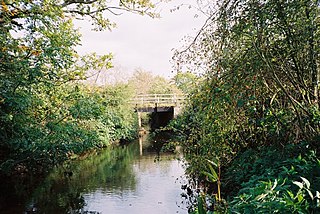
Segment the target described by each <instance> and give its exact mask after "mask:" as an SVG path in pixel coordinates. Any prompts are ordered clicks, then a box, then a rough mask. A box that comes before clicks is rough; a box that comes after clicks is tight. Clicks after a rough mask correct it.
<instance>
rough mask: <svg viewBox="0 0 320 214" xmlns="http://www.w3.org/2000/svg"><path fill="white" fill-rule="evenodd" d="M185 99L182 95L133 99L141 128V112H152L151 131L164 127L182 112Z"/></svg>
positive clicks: (162, 95) (154, 95)
mask: <svg viewBox="0 0 320 214" xmlns="http://www.w3.org/2000/svg"><path fill="white" fill-rule="evenodd" d="M184 101H185V97H184V96H183V95H181V94H143V95H137V96H136V97H134V98H133V99H131V101H130V103H131V104H132V105H134V106H135V109H136V111H137V112H138V119H139V127H140V128H141V112H151V120H152V121H151V129H153V130H154V129H157V128H160V127H164V126H165V125H167V124H168V123H169V121H170V120H171V119H173V118H174V116H175V115H177V114H178V113H179V112H180V109H181V107H182V106H183V104H184Z"/></svg>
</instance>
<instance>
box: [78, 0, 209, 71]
mask: <svg viewBox="0 0 320 214" xmlns="http://www.w3.org/2000/svg"><path fill="white" fill-rule="evenodd" d="M179 2H180V3H181V2H183V3H186V2H187V1H186V0H184V1H173V2H171V3H169V4H163V5H162V7H163V9H162V14H161V15H162V18H160V19H152V18H150V17H146V16H139V15H136V14H130V13H125V14H123V15H121V16H115V17H113V21H115V22H116V23H117V28H115V29H113V30H112V31H111V32H109V31H105V32H93V31H90V29H91V28H92V26H91V25H90V24H89V23H86V22H78V21H77V22H76V26H77V27H81V33H82V34H83V39H82V46H80V47H78V49H77V50H78V51H79V53H81V54H83V53H89V52H97V53H98V54H106V53H109V52H112V53H114V55H115V61H116V62H117V63H118V64H121V65H122V66H124V67H127V68H128V69H129V70H131V71H133V70H134V69H135V68H137V67H141V68H144V69H145V70H148V71H151V72H153V73H155V74H157V75H162V76H164V77H168V76H172V73H171V70H172V69H171V64H170V62H169V61H170V59H171V57H172V52H171V50H172V48H179V47H181V46H182V44H183V43H181V42H180V41H181V39H183V37H184V36H187V35H191V36H192V35H195V34H196V33H197V31H196V30H195V28H196V29H200V27H201V25H202V23H203V22H204V17H198V18H194V15H195V13H196V11H195V10H192V9H189V8H188V7H182V8H180V9H179V10H177V11H175V12H172V13H171V12H170V9H171V8H173V7H174V5H178V4H179ZM190 2H192V1H190Z"/></svg>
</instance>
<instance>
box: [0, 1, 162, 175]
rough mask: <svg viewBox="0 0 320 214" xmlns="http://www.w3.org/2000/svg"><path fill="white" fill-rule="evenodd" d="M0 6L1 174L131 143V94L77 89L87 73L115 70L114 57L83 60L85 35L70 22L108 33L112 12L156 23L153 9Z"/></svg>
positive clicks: (94, 4)
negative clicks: (79, 50) (84, 23)
mask: <svg viewBox="0 0 320 214" xmlns="http://www.w3.org/2000/svg"><path fill="white" fill-rule="evenodd" d="M0 2H1V5H0V62H1V63H0V149H1V151H2V152H1V153H0V164H1V165H0V169H1V170H2V171H5V172H9V171H11V170H12V169H14V170H16V171H23V172H26V171H28V170H30V169H33V168H39V167H38V166H41V167H45V165H53V164H56V163H59V162H61V161H64V160H65V159H67V158H70V157H72V156H73V154H80V153H81V152H84V151H86V150H88V149H91V148H96V147H101V146H105V145H107V144H109V143H110V142H111V141H114V140H116V139H120V138H130V137H132V134H133V127H134V125H135V123H134V121H133V119H132V112H131V110H130V109H128V108H127V107H125V99H126V98H128V97H129V96H130V93H129V91H128V90H127V89H126V88H125V87H122V86H121V87H122V88H121V87H118V88H117V87H116V88H108V89H97V88H96V89H93V88H88V87H85V86H82V85H80V83H79V81H81V80H85V79H86V78H87V77H86V72H87V71H88V70H107V69H109V68H111V67H112V64H111V60H112V54H106V55H102V56H97V55H96V54H95V53H93V54H88V55H86V56H79V55H78V54H77V52H76V51H75V47H76V46H77V45H79V44H80V38H81V35H80V34H79V32H78V30H77V29H75V28H74V26H73V20H74V19H75V18H76V19H83V18H89V20H90V21H91V22H92V23H93V26H94V28H95V29H96V30H103V29H110V28H111V27H113V26H114V24H113V23H112V22H111V21H110V20H109V19H108V17H107V16H106V15H107V12H109V14H118V12H120V11H131V12H134V13H139V14H147V15H150V16H156V14H155V13H153V12H152V11H150V9H152V8H153V7H154V5H153V4H152V3H151V2H150V1H149V0H144V1H133V0H121V1H120V2H119V3H116V2H113V1H112V2H110V1H104V0H103V1H98V0H92V1H76V0H70V1H69V0H67V1H64V0H61V1H51V0H41V1H26V0H18V1H10V0H1V1H0ZM122 90H123V92H122ZM127 92H128V93H127ZM120 98H121V99H120ZM116 99H118V100H117V101H115V100H116ZM31 166H32V167H31ZM41 167H40V168H41ZM29 168H30V169H29ZM43 169H44V168H43Z"/></svg>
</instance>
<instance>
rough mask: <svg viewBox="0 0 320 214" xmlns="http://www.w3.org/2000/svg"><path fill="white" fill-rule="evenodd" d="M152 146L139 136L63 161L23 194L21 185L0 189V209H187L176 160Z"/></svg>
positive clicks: (124, 212) (123, 212) (122, 212)
mask: <svg viewBox="0 0 320 214" xmlns="http://www.w3.org/2000/svg"><path fill="white" fill-rule="evenodd" d="M151 141H152V140H151ZM152 145H153V142H150V139H148V140H147V139H146V138H145V139H144V140H143V141H141V139H140V142H138V141H137V142H133V143H131V144H130V145H128V146H124V147H120V148H113V149H106V150H103V151H100V152H99V153H97V154H96V155H92V156H90V157H88V158H86V159H84V160H81V161H76V162H72V163H67V164H64V166H62V167H58V168H55V169H53V171H52V173H50V174H49V176H48V177H47V178H46V179H45V180H44V181H43V182H42V183H40V184H39V185H38V186H37V187H36V188H33V189H32V191H30V194H28V195H24V193H23V192H21V191H28V188H29V187H25V186H23V184H18V185H17V186H15V187H14V188H12V189H10V190H3V191H15V192H16V193H15V194H13V192H10V194H7V195H8V197H10V198H7V199H3V197H4V192H3V191H2V192H1V195H2V196H1V198H2V200H0V203H5V204H0V213H103V214H107V213H113V214H117V213H119V214H131V213H132V214H135V213H137V214H138V213H139V214H141V213H150V214H165V213H168V214H171V213H187V209H186V207H185V206H184V203H183V199H182V198H181V193H182V190H181V185H182V184H184V182H185V179H184V169H183V166H182V163H181V162H180V161H178V160H177V159H176V156H174V155H173V154H164V153H159V147H158V148H153V146H152ZM155 150H158V151H155ZM15 195H17V196H16V198H15Z"/></svg>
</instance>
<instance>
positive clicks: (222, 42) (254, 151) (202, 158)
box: [172, 0, 320, 213]
mask: <svg viewBox="0 0 320 214" xmlns="http://www.w3.org/2000/svg"><path fill="white" fill-rule="evenodd" d="M200 2H202V3H203V5H204V4H205V3H207V4H206V5H207V7H206V8H200V9H201V11H203V12H206V13H208V17H209V18H208V20H207V21H206V23H205V24H204V26H203V27H202V29H201V31H200V32H199V34H198V35H197V37H196V38H195V39H194V40H193V42H192V43H191V44H190V45H188V46H187V48H185V49H183V50H180V51H177V52H176V54H175V56H174V58H175V60H176V64H177V65H178V67H181V66H187V67H188V68H189V70H193V71H196V72H199V70H202V69H204V70H205V73H204V74H203V79H205V80H204V81H202V82H201V85H199V86H198V88H195V89H194V90H193V91H191V92H190V95H189V103H188V104H187V107H186V108H185V112H184V114H183V115H181V116H180V118H178V119H177V121H175V122H174V123H172V129H173V130H174V131H177V133H179V134H180V138H181V139H182V143H181V144H182V146H183V149H184V153H185V158H186V159H187V161H188V162H189V166H188V172H189V173H190V174H191V175H192V177H196V178H198V179H200V180H204V179H205V176H203V174H206V173H201V172H207V173H209V172H210V171H211V169H208V167H207V166H206V162H207V159H209V160H215V159H216V158H218V159H219V161H220V163H221V166H222V168H223V169H225V168H228V167H231V168H232V169H233V170H234V172H235V173H230V171H228V173H230V174H231V175H232V176H234V177H232V176H229V175H226V176H227V178H230V181H229V180H227V181H226V182H227V185H226V186H224V187H223V188H222V190H223V191H225V193H226V194H231V195H232V197H233V196H234V195H236V194H237V191H238V190H239V189H242V188H243V187H242V185H243V183H246V182H249V181H248V179H249V178H250V179H251V180H250V181H251V182H252V183H251V184H250V186H249V184H248V186H247V189H246V190H247V191H246V192H244V194H245V196H243V198H245V200H247V203H246V202H243V204H241V206H243V207H241V209H240V208H239V207H240V205H239V207H238V208H239V210H241V211H240V213H242V212H245V209H246V208H248V209H250V206H251V205H250V203H253V204H254V203H256V204H258V202H259V200H255V196H257V195H259V194H264V191H266V192H267V191H274V190H275V189H276V188H279V189H281V191H280V193H279V194H278V193H277V194H278V195H276V196H275V195H270V198H268V200H266V201H267V202H266V203H269V202H270V203H271V201H272V200H271V199H272V197H277V199H276V200H279V201H282V200H283V199H284V198H283V197H286V196H284V195H283V194H284V192H286V191H287V190H288V191H291V193H292V194H288V193H285V194H288V195H289V196H290V197H291V196H292V197H291V199H292V200H293V204H295V205H297V203H300V202H297V201H295V199H296V197H297V198H301V196H298V195H300V194H302V195H303V194H305V193H308V190H310V189H308V188H309V187H308V188H305V186H303V188H300V187H299V188H300V189H295V188H296V185H294V184H293V183H292V182H293V181H294V182H297V181H299V182H300V181H301V178H300V176H301V177H304V178H306V179H308V180H310V183H311V184H312V185H315V186H316V185H317V182H316V181H313V180H311V178H312V179H313V178H316V177H317V176H318V175H313V176H310V174H308V173H307V172H310V173H311V171H310V170H307V169H309V168H312V167H318V165H317V164H314V161H315V159H313V160H312V161H310V162H306V164H305V165H304V164H303V165H301V167H302V166H304V167H305V168H306V171H304V172H300V171H301V170H300V168H295V169H296V170H297V173H298V174H297V175H296V176H295V177H294V176H293V177H290V176H289V177H288V176H282V177H278V173H280V174H281V173H285V172H286V171H285V169H284V168H282V167H287V168H286V169H287V170H288V171H290V166H288V165H287V164H289V162H291V161H295V160H296V159H293V156H294V155H295V154H298V153H301V155H302V156H308V155H309V151H310V150H314V151H317V150H319V143H318V142H319V131H320V126H319V125H320V124H319V123H318V115H319V76H320V75H319V72H320V70H319V68H318V64H319V45H318V43H319V41H320V40H319V39H320V37H319V35H320V34H319V6H318V1H313V0H299V1H278V0H277V1H275V0H270V1H260V0H245V1H237V0H220V1H216V4H215V3H213V2H210V1H200ZM301 142H307V143H305V148H304V149H303V150H301V151H299V152H297V150H294V149H289V148H290V146H292V145H300V143H301ZM292 147H294V148H298V147H295V146H292ZM261 148H265V150H267V151H268V152H266V151H265V150H263V149H261ZM280 148H282V149H283V148H286V149H288V150H287V151H286V150H282V149H280ZM279 150H280V151H281V152H280V153H277V152H276V151H279ZM245 154H247V159H245V158H244V159H240V160H241V162H240V164H239V165H237V164H235V160H238V159H235V157H237V156H240V155H245ZM280 154H281V155H283V159H281V158H278V159H277V158H276V157H279V156H280ZM266 156H268V158H269V159H267V158H264V157H266ZM267 160H269V162H267ZM270 160H274V162H270ZM263 161H265V162H267V163H269V165H268V164H267V163H264V162H263ZM277 161H278V162H277ZM286 161H288V162H286ZM255 164H256V165H255ZM301 164H302V163H301ZM289 165H290V164H289ZM275 167H276V168H275ZM277 167H278V168H277ZM294 167H295V166H294ZM274 168H275V169H274ZM265 169H269V171H268V172H266V171H264V170H265ZM279 169H283V171H281V170H279ZM214 170H217V168H216V169H214ZM302 171H303V170H302ZM261 173H262V174H261ZM268 173H269V174H268ZM304 173H306V174H304ZM222 174H223V173H222ZM207 175H208V174H207ZM307 175H308V176H307ZM222 176H223V175H222ZM261 176H262V177H261ZM260 181H263V182H264V183H262V184H261V185H260V186H259V187H258V186H257V189H255V188H254V187H255V185H258V184H260V183H259V182H260ZM275 181H276V182H277V184H276V185H275V186H276V187H275V188H274V189H272V187H273V185H274V183H275ZM288 183H289V184H290V185H289V187H288V186H287V185H288ZM312 185H311V188H314V189H313V192H312V194H315V191H314V190H316V189H317V188H318V189H319V187H312ZM259 188H260V189H259ZM261 189H262V190H261ZM307 189H308V190H307ZM249 190H252V191H253V192H250V191H249ZM244 191H245V190H244ZM254 191H258V192H259V191H260V192H259V194H258V193H257V194H255V193H254ZM274 193H276V192H274ZM306 195H308V194H306ZM289 196H288V197H289ZM237 197H238V201H237V202H239V203H241V198H239V197H240V196H239V195H238V196H237ZM304 199H305V202H303V203H301V204H300V205H301V207H300V208H301V209H302V210H303V209H304V211H306V210H307V211H308V212H312V211H313V210H314V209H315V208H314V204H313V201H312V200H310V198H308V196H306V197H305V198H304ZM260 202H261V201H260ZM296 202H297V203H296ZM275 203H276V202H275ZM278 205H279V204H278ZM278 205H277V206H278ZM300 205H299V206H300ZM261 206H264V205H261ZM279 206H280V205H279ZM281 206H282V205H281ZM285 206H287V208H284V209H288V210H286V211H289V210H290V211H292V210H291V208H290V206H289V205H288V204H285ZM238 208H237V209H238ZM260 208H261V207H257V206H255V207H252V210H250V211H252V212H254V211H255V209H257V211H259V209H260ZM300 208H299V209H300ZM273 209H275V210H276V207H273ZM281 209H282V208H281ZM297 209H298V208H297ZM263 211H265V210H263V208H261V212H263ZM269 211H270V210H269ZM282 211H283V210H282ZM296 211H298V210H296Z"/></svg>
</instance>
